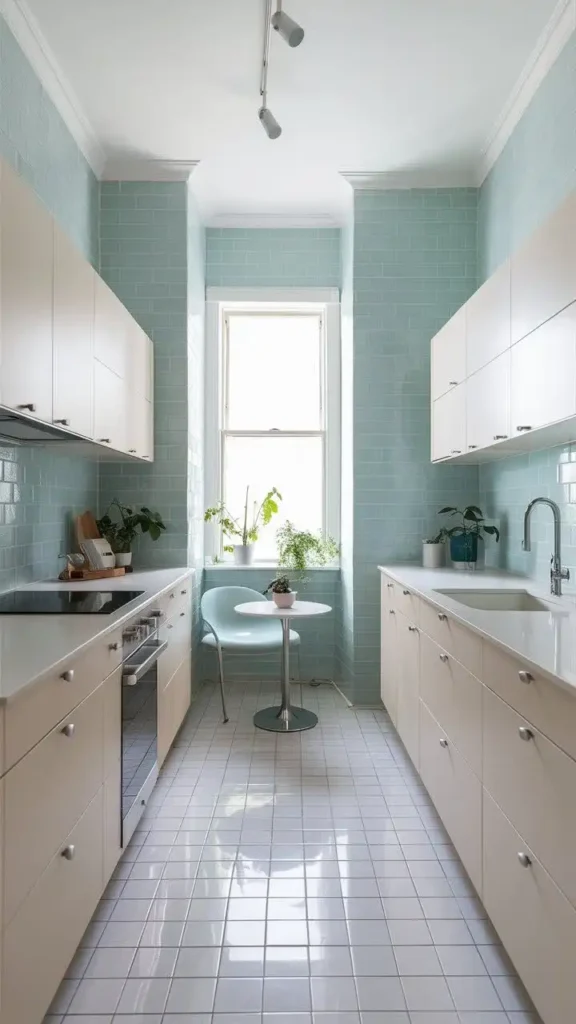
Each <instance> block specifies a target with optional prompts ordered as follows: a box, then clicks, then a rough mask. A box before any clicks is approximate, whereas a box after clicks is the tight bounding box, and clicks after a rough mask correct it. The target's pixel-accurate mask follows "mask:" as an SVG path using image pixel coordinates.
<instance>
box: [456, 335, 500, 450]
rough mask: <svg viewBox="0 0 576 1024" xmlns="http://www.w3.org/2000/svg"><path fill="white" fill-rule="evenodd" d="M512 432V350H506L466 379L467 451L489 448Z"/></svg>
mask: <svg viewBox="0 0 576 1024" xmlns="http://www.w3.org/2000/svg"><path fill="white" fill-rule="evenodd" d="M509 434H510V352H509V351H507V352H504V353H503V354H502V355H501V356H498V358H497V359H494V360H493V361H492V362H491V363H488V365H487V366H483V367H482V369H481V370H478V372H477V373H475V374H473V375H472V377H470V378H469V379H468V380H467V381H466V442H467V449H468V451H474V450H476V449H477V448H486V447H487V446H488V445H491V444H494V442H495V441H502V440H504V439H505V438H507V437H508V436H509Z"/></svg>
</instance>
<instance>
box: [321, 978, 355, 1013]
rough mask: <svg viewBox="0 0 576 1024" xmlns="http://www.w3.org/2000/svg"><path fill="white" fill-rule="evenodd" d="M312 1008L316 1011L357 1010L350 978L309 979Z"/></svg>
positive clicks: (352, 983)
mask: <svg viewBox="0 0 576 1024" xmlns="http://www.w3.org/2000/svg"><path fill="white" fill-rule="evenodd" d="M310 987H311V992H312V1008H313V1009H314V1010H315V1011H316V1010H338V1011H341V1010H357V1009H358V999H357V996H356V986H355V984H354V981H353V979H352V978H311V979H310Z"/></svg>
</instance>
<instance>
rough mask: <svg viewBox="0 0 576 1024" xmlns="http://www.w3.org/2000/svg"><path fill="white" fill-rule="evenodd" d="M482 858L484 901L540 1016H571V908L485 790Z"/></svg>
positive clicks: (574, 994) (574, 1005)
mask: <svg viewBox="0 0 576 1024" xmlns="http://www.w3.org/2000/svg"><path fill="white" fill-rule="evenodd" d="M519 853H524V854H526V855H527V856H528V857H529V858H530V860H531V864H529V865H528V866H527V867H523V866H522V864H521V863H520V860H519V857H518V854H519ZM483 860H484V891H483V901H484V906H485V907H486V910H487V911H488V914H489V915H490V917H491V918H492V922H493V924H494V927H495V928H496V930H497V932H498V934H499V936H500V938H501V939H502V942H503V943H504V946H505V947H506V951H507V952H508V953H509V955H510V958H511V959H512V962H513V963H514V966H515V967H516V969H517V971H518V973H519V975H520V977H521V978H522V981H523V982H524V984H525V986H526V988H527V990H528V993H529V995H530V997H531V998H532V1000H533V1002H534V1003H535V1005H536V1009H537V1010H538V1012H539V1013H540V1015H541V1017H542V1020H543V1021H546V1024H568V1021H573V1020H576V986H575V985H574V950H576V911H575V910H574V908H573V907H572V906H571V904H570V903H569V902H568V900H567V899H566V898H565V897H564V896H563V894H562V893H561V892H560V890H559V889H558V887H557V886H556V885H555V884H554V882H553V881H552V879H551V878H550V875H549V874H548V873H547V872H546V871H545V869H544V868H543V866H542V865H541V864H540V863H539V861H538V860H537V858H536V857H535V856H534V854H533V853H532V852H531V851H530V849H529V848H527V847H526V845H525V843H524V842H523V840H522V839H521V838H520V836H519V835H518V833H517V832H516V830H515V829H514V828H513V827H512V825H511V824H510V822H509V821H508V820H507V818H506V817H505V816H504V814H503V813H502V811H501V810H500V809H499V808H498V807H497V806H496V804H495V803H494V801H493V800H492V799H491V798H490V796H489V795H488V794H487V793H486V792H485V793H484V851H483Z"/></svg>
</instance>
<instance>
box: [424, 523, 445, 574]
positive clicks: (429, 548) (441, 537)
mask: <svg viewBox="0 0 576 1024" xmlns="http://www.w3.org/2000/svg"><path fill="white" fill-rule="evenodd" d="M447 539H448V534H447V532H446V530H445V529H444V527H442V529H441V530H439V532H438V533H437V534H436V535H435V536H434V537H431V538H430V540H423V541H422V565H423V566H424V568H425V569H441V568H442V567H443V565H444V561H445V557H446V540H447Z"/></svg>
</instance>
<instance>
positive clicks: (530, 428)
mask: <svg viewBox="0 0 576 1024" xmlns="http://www.w3.org/2000/svg"><path fill="white" fill-rule="evenodd" d="M516 430H532V427H531V426H519V427H516Z"/></svg>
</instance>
